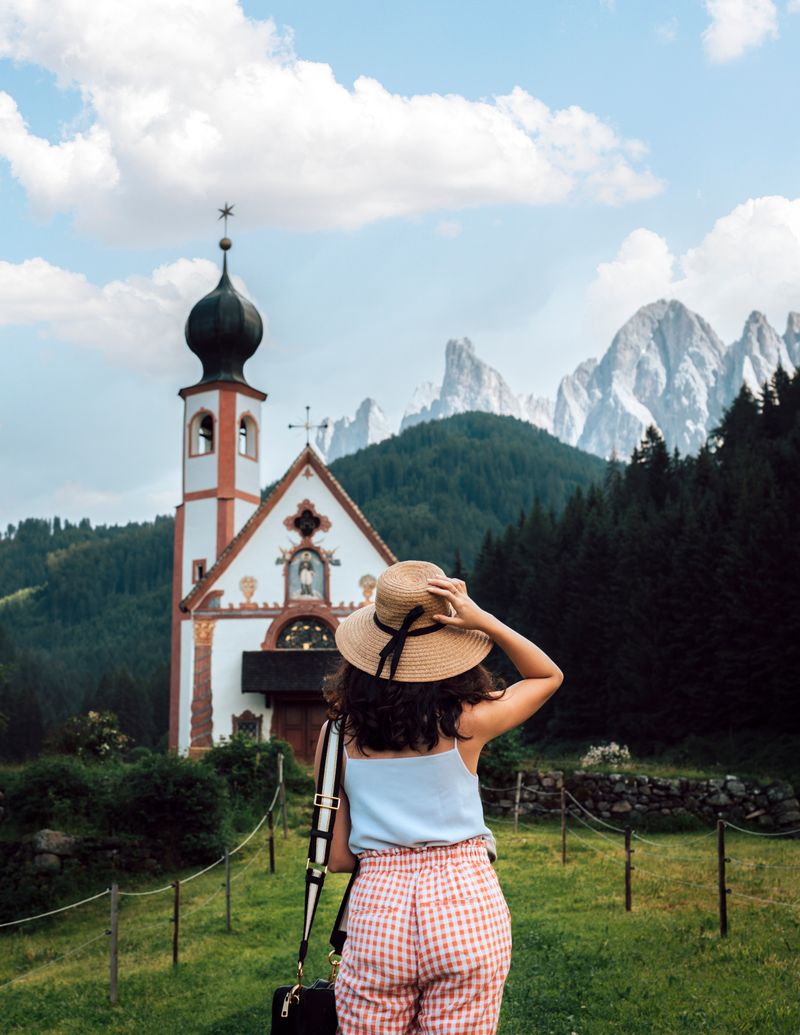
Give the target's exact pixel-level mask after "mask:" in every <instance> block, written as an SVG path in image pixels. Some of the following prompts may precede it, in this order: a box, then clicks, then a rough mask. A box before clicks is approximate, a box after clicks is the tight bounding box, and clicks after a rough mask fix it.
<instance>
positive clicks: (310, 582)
mask: <svg viewBox="0 0 800 1035" xmlns="http://www.w3.org/2000/svg"><path fill="white" fill-rule="evenodd" d="M289 599H290V600H324V599H325V565H324V563H323V560H322V558H321V557H320V555H319V554H318V553H317V551H316V550H298V551H297V553H296V554H295V555H294V556H293V557H292V559H291V561H290V562H289Z"/></svg>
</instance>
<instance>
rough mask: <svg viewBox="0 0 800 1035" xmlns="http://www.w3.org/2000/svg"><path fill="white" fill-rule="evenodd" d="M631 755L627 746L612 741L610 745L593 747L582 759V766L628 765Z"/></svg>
mask: <svg viewBox="0 0 800 1035" xmlns="http://www.w3.org/2000/svg"><path fill="white" fill-rule="evenodd" d="M630 760H631V753H630V751H629V750H628V749H627V747H625V745H624V744H623V745H620V744H618V743H617V742H616V741H615V740H612V741H611V743H610V744H598V745H597V746H594V745H593V746H592V747H590V748H589V750H588V751H587V752H586V754H585V755H584V756H583V758H582V759H581V765H627V764H628V763H629V762H630Z"/></svg>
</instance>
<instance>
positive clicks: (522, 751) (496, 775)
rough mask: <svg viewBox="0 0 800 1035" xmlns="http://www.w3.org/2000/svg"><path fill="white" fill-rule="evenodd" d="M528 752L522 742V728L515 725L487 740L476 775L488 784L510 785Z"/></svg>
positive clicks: (497, 785) (496, 785)
mask: <svg viewBox="0 0 800 1035" xmlns="http://www.w3.org/2000/svg"><path fill="white" fill-rule="evenodd" d="M529 753H530V751H529V749H528V748H527V747H526V745H525V744H523V742H522V730H521V729H520V728H519V726H517V727H516V728H515V729H513V730H509V731H508V732H507V733H503V734H501V735H500V736H499V737H495V739H494V740H490V741H489V743H488V744H487V745H486V747H485V748H484V749H483V751H482V752H481V757H480V759H479V760H478V776H480V778H481V780H483V781H484V782H485V783H487V784H489V785H490V786H494V787H505V786H510V785H511V781H512V779H513V778H514V774H515V773H516V772H517V771H518V770H519V769H521V768H522V767H523V765H524V763H525V760H526V758H527V757H528V755H529Z"/></svg>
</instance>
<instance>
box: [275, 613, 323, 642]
mask: <svg viewBox="0 0 800 1035" xmlns="http://www.w3.org/2000/svg"><path fill="white" fill-rule="evenodd" d="M275 646H276V647H277V648H278V649H279V650H335V649H336V641H335V640H334V638H333V632H332V631H331V629H330V627H329V626H327V625H326V624H325V623H324V622H321V621H320V620H319V619H318V618H311V617H309V616H307V617H305V618H296V619H295V620H294V621H293V622H289V624H288V625H286V626H284V628H283V629H281V631H280V633H279V634H278V640H277V643H276V644H275Z"/></svg>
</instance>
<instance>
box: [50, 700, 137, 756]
mask: <svg viewBox="0 0 800 1035" xmlns="http://www.w3.org/2000/svg"><path fill="white" fill-rule="evenodd" d="M129 742H130V737H128V736H126V735H125V734H124V733H123V732H122V731H121V730H120V728H119V719H118V718H117V717H116V715H115V714H114V713H113V712H88V713H87V714H86V715H73V716H72V717H71V718H69V719H67V721H66V722H65V723H64V724H63V725H62V726H59V727H58V728H57V729H56V730H55V731H54V732H53V733H52V734H51V735H50V736H49V737H48V747H49V749H50V750H51V751H55V752H56V753H58V754H63V755H77V756H78V758H81V759H83V760H84V761H96V762H105V761H107V760H109V759H112V758H118V757H119V756H120V755H121V754H122V752H123V751H124V750H125V748H126V747H127V745H128V743H129Z"/></svg>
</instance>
